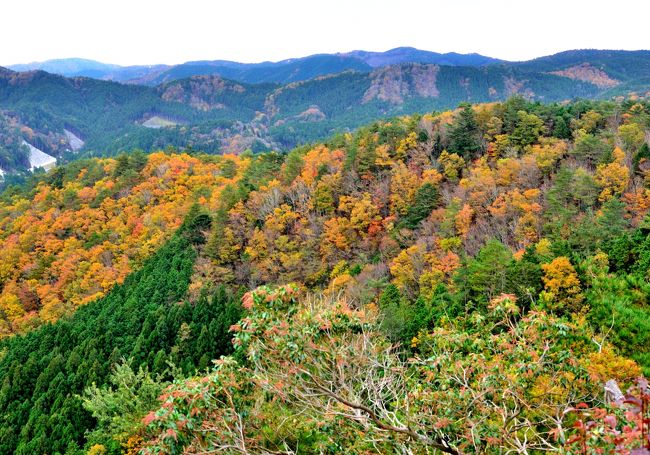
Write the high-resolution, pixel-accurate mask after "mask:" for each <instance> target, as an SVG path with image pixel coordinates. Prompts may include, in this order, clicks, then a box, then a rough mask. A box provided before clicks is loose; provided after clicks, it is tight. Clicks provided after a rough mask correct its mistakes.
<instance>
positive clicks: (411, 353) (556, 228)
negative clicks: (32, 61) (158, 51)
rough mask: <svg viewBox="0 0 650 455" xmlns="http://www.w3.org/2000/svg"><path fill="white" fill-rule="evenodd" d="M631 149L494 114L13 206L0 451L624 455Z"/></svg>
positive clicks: (433, 121)
mask: <svg viewBox="0 0 650 455" xmlns="http://www.w3.org/2000/svg"><path fill="white" fill-rule="evenodd" d="M648 131H650V104H649V103H647V102H644V101H642V100H627V101H623V102H618V103H615V102H606V101H577V102H574V103H563V104H541V103H534V102H530V101H526V100H525V99H524V98H521V97H513V98H510V99H508V100H507V101H505V102H499V103H489V104H479V105H474V106H472V105H469V104H461V105H460V106H459V107H458V108H457V109H456V110H454V111H446V112H441V113H429V114H425V115H412V116H403V117H398V118H391V119H389V120H382V121H378V122H375V123H372V124H370V125H367V126H365V127H362V128H360V129H359V130H358V131H356V132H355V133H345V134H341V135H336V136H332V137H331V138H330V139H329V140H327V141H325V142H323V143H320V144H315V145H309V146H302V147H298V148H295V149H293V150H292V151H291V152H289V153H286V154H278V153H262V154H257V155H253V154H249V153H247V154H244V155H240V156H224V157H216V156H209V155H203V154H193V155H191V156H190V155H187V154H165V153H155V154H153V155H150V156H149V157H145V156H143V155H137V154H136V155H133V156H131V157H130V156H129V155H122V156H120V157H118V158H116V159H101V160H100V159H92V160H86V161H81V162H79V163H72V164H70V165H68V166H65V167H63V168H60V169H57V170H55V171H51V172H50V173H48V174H46V175H43V176H36V177H35V178H34V179H33V180H32V181H31V182H30V183H29V184H28V185H24V186H21V187H12V188H10V189H9V190H7V191H5V193H4V194H3V195H2V198H1V199H0V213H2V214H3V217H2V219H3V220H5V221H3V222H2V224H0V242H2V245H0V246H1V247H2V250H3V251H11V252H12V254H10V255H6V256H5V255H3V257H2V259H0V286H2V300H1V301H0V312H1V313H2V316H3V330H4V335H5V339H4V340H3V341H2V344H1V346H0V349H1V352H2V354H1V355H0V376H1V377H0V383H1V384H2V386H1V389H0V415H1V418H2V430H1V433H0V447H1V448H2V449H0V451H2V452H3V453H4V452H7V453H22V454H28V453H30V454H31V453H48V454H55V453H60V454H65V453H68V454H76V453H91V454H105V453H111V454H112V453H144V454H148V453H150V454H154V453H179V454H180V453H240V454H246V453H283V454H294V453H441V452H442V453H453V454H459V453H505V452H510V453H539V452H541V451H551V452H560V453H562V452H564V453H630V450H637V453H644V452H642V451H641V450H642V449H643V447H646V446H648V445H650V440H649V439H648V425H649V422H648V419H649V416H648V409H649V408H650V406H649V403H650V393H649V391H648V384H647V380H645V379H643V377H644V376H645V377H648V375H650V325H649V324H650V323H649V321H650V318H649V315H650V314H649V313H650V307H649V303H648V296H649V295H650V294H649V293H650V284H649V283H648V274H649V268H650V219H649V218H648V212H649V211H650V174H649V173H648V172H649V170H650V161H649V160H650V149H649V147H648ZM170 207H173V209H174V210H175V216H174V217H173V218H172V219H168V221H167V222H165V223H161V217H162V214H164V213H167V210H168V209H169V208H170ZM23 214H25V215H23ZM77 220H88V222H87V225H86V229H85V230H84V229H78V228H77V227H76V224H75V223H79V222H80V221H77ZM94 220H97V221H94ZM39 223H40V224H39ZM41 225H42V226H43V227H39V226H41ZM45 226H47V227H45ZM173 230H176V231H175V233H172V232H170V231H173ZM114 231H116V232H114ZM143 232H146V233H148V234H147V235H148V237H147V236H145V237H142V238H145V239H147V238H148V239H155V240H153V241H152V242H150V243H149V246H148V247H147V248H142V247H141V241H140V240H139V239H140V237H139V236H141V235H143V234H142V233H143ZM39 233H42V234H43V236H44V238H43V239H41V238H40V234H39ZM118 239H119V240H118ZM115 242H119V243H122V242H127V243H129V244H130V248H127V249H126V250H125V251H114V250H112V249H111V244H112V243H115ZM161 245H162V246H161ZM134 248H140V250H138V254H134V251H133V249H134ZM104 251H110V257H111V261H108V260H107V259H106V256H107V255H108V254H104V255H102V253H103V252H104ZM91 252H92V253H91ZM71 253H73V254H75V255H76V256H75V257H79V258H83V261H84V262H88V265H85V267H87V269H85V270H92V271H93V273H94V275H93V276H94V278H93V280H91V281H90V282H87V283H85V284H84V285H83V286H82V285H81V284H80V283H81V281H80V280H82V278H83V277H82V276H76V275H75V274H74V273H71V271H70V270H69V269H70V267H69V266H68V267H63V266H62V262H61V261H62V260H61V259H59V258H60V257H62V256H59V255H60V254H61V255H63V256H65V255H67V254H71ZM119 258H124V259H122V261H124V262H123V263H124V264H126V265H128V267H126V266H125V267H124V268H119V267H118V266H117V264H120V263H121V262H120V259H119ZM92 264H97V265H95V266H92ZM72 270H76V268H75V267H72ZM132 270H134V271H132ZM117 272H120V273H122V272H124V273H123V274H120V273H117ZM82 275H83V274H82ZM104 276H105V277H107V278H106V279H105V280H103V279H102V277H104ZM52 289H56V290H57V291H56V295H57V296H58V300H51V299H49V296H50V295H52V294H53V292H52ZM95 290H97V291H101V295H100V296H98V297H99V298H96V299H94V298H93V295H94V294H93V292H95ZM69 301H70V302H74V304H73V305H70V304H68V303H67V302H69ZM213 361H214V362H213ZM606 384H608V390H609V392H607V393H606V389H605V385H606ZM613 384H615V385H616V387H613ZM617 388H620V390H622V391H623V392H624V393H629V395H628V396H627V398H626V399H625V400H624V399H622V398H621V397H619V396H618V394H617ZM606 397H609V398H607V399H606Z"/></svg>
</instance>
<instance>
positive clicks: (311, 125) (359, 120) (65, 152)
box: [0, 49, 650, 173]
mask: <svg viewBox="0 0 650 455" xmlns="http://www.w3.org/2000/svg"><path fill="white" fill-rule="evenodd" d="M396 51H399V52H396V53H394V55H393V54H390V53H386V54H381V56H377V55H375V54H372V53H361V54H363V55H364V56H365V57H364V58H367V59H368V61H370V62H375V61H374V60H372V59H378V58H379V57H381V58H382V59H384V58H385V59H388V60H386V61H387V62H388V61H390V62H393V61H399V59H402V58H403V59H408V57H404V55H406V56H408V55H411V54H412V53H413V52H415V51H413V52H411V50H409V49H398V50H396ZM361 54H360V55H361ZM416 54H417V53H416ZM565 54H566V55H565ZM649 55H650V54H649V53H648V52H645V51H638V52H625V51H571V52H568V53H563V54H557V55H555V56H551V57H548V58H542V59H537V60H533V61H531V62H524V63H516V64H513V63H498V64H480V65H479V64H478V63H477V64H476V65H475V66H446V65H439V64H431V63H399V64H392V65H389V66H383V65H382V64H380V63H381V62H375V63H373V65H377V67H375V68H373V67H372V66H371V65H369V64H366V63H363V64H364V65H366V66H367V68H366V70H362V69H360V68H358V67H353V68H352V69H351V70H349V71H343V72H338V73H337V72H336V71H340V70H341V69H343V68H338V69H333V68H332V71H333V72H334V73H335V74H322V73H325V72H326V71H329V70H324V69H323V68H326V67H327V65H328V63H326V62H327V61H329V60H327V59H341V58H343V57H341V56H334V57H327V56H317V57H318V58H316V57H314V59H312V60H310V62H311V63H308V62H305V61H302V60H300V59H298V60H295V61H294V60H292V61H291V62H289V63H287V64H288V65H289V64H290V65H295V64H297V63H296V62H298V61H300V62H302V63H301V64H304V65H305V67H304V68H303V69H301V70H300V71H303V70H304V72H303V73H301V74H304V75H305V78H309V77H312V78H311V79H308V80H302V81H297V82H292V83H289V84H284V85H283V84H277V83H261V84H249V83H245V82H239V81H235V80H231V79H228V78H223V77H222V76H218V75H215V74H207V75H205V74H204V75H196V76H192V77H189V78H186V79H180V80H172V81H169V82H165V83H162V84H161V85H158V86H156V87H145V86H137V85H123V84H118V83H115V82H109V81H99V80H96V79H90V78H71V79H66V78H64V77H62V76H56V75H50V74H48V73H45V72H39V71H36V72H24V73H16V72H11V71H10V70H3V71H2V72H0V118H1V119H2V121H1V122H2V127H1V128H2V132H1V133H0V139H1V143H2V146H0V169H2V170H3V171H4V172H5V173H7V172H12V171H16V172H19V171H21V170H24V169H26V168H27V158H26V156H27V155H26V154H27V151H26V149H24V148H23V145H24V144H23V143H22V141H26V142H28V143H29V144H30V145H32V146H34V147H36V148H38V149H40V150H42V151H43V152H45V153H48V154H50V155H52V156H54V157H56V158H58V159H59V161H66V160H69V159H75V158H77V157H79V156H90V155H96V154H107V153H108V154H112V153H117V152H119V151H124V150H132V149H135V148H140V149H143V150H145V151H152V150H155V149H157V148H164V147H167V146H168V145H172V146H177V147H192V148H195V149H201V150H204V151H206V152H209V153H228V152H232V153H240V152H242V151H243V150H246V149H251V150H253V151H254V152H259V151H265V150H267V151H268V150H274V149H275V150H284V151H286V150H289V149H291V148H292V147H295V146H296V145H298V144H301V143H306V142H312V141H317V140H321V139H323V138H325V137H327V136H329V135H332V134H335V133H336V132H342V131H350V130H352V129H354V128H357V127H359V126H361V125H363V124H365V123H367V122H369V121H372V120H374V119H377V118H383V117H390V116H393V115H403V114H409V113H414V112H426V111H432V110H444V109H448V108H450V107H453V106H455V105H457V104H458V103H459V102H464V101H469V102H474V103H476V102H489V101H498V100H503V99H505V98H507V97H508V96H511V95H514V94H520V95H522V96H524V97H526V98H527V99H529V100H536V101H542V102H553V101H565V100H569V99H574V98H599V97H610V98H611V97H614V96H627V95H629V94H630V93H631V92H634V93H636V95H635V96H643V95H644V94H645V92H646V91H647V89H648V78H650V63H649V62H650V56H649ZM436 58H437V57H436ZM449 58H451V57H449ZM391 59H392V60H391ZM414 59H415V57H414ZM420 59H421V60H424V61H431V59H429V60H427V59H424V58H423V57H422V58H420ZM380 60H381V59H380ZM433 60H435V59H433ZM381 61H383V60H381ZM199 63H200V62H199ZM199 63H197V64H199ZM269 65H270V64H269ZM310 65H311V66H310ZM229 68H230V67H229ZM233 68H238V67H236V66H234V67H233ZM264 68H267V67H264ZM269 68H270V69H269ZM273 68H275V67H274V66H273V65H271V66H269V67H268V68H267V69H266V70H268V71H271V69H273ZM287 68H288V69H287V71H289V72H291V74H294V73H295V71H294V70H293V69H291V68H293V67H287ZM266 70H265V71H266ZM321 70H322V71H321ZM233 71H234V70H233ZM237 71H239V70H237ZM273 71H275V70H273ZM189 74H192V73H185V74H184V75H189ZM229 74H230V73H229ZM315 76H316V77H315ZM232 77H235V78H236V77H239V76H238V75H237V74H235V73H233V74H232ZM71 135H72V136H71ZM72 137H73V138H76V139H74V140H75V141H76V146H74V145H73V142H72V140H71V138H72Z"/></svg>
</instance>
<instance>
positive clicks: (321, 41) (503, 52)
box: [0, 0, 650, 65]
mask: <svg viewBox="0 0 650 455" xmlns="http://www.w3.org/2000/svg"><path fill="white" fill-rule="evenodd" d="M648 17H650V0H625V1H612V0H606V1H605V0H543V1H528V0H518V1H517V0H421V1H418V0H389V1H387V0H374V1H358V0H317V1H316V0H314V1H309V0H303V1H296V0H281V1H274V0H228V1H223V0H212V1H209V0H182V1H169V0H110V1H107V0H40V1H39V0H4V1H3V2H2V8H1V12H0V43H1V44H0V65H10V64H15V63H27V62H31V61H40V60H47V59H52V58H65V57H83V58H90V59H94V60H99V61H103V62H107V63H117V64H122V65H133V64H153V63H168V64H173V63H181V62H185V61H188V60H204V59H205V60H215V59H228V60H236V61H242V62H258V61H263V60H274V61H275V60H281V59H285V58H290V57H301V56H305V55H310V54H314V53H320V52H328V53H329V52H345V51H349V50H353V49H364V50H375V51H383V50H387V49H390V48H393V47H398V46H413V47H417V48H420V49H425V50H431V51H436V52H449V51H456V52H461V53H467V52H478V53H481V54H484V55H489V56H492V57H499V58H503V59H508V60H524V59H529V58H533V57H538V56H542V55H548V54H552V53H555V52H558V51H562V50H567V49H577V48H599V49H648V48H650V33H649V32H648V31H647V27H646V25H645V24H646V22H647V20H648Z"/></svg>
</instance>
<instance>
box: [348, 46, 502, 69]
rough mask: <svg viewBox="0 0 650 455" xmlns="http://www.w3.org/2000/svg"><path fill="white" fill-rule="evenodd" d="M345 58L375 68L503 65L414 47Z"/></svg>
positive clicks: (483, 58) (488, 59) (474, 56)
mask: <svg viewBox="0 0 650 455" xmlns="http://www.w3.org/2000/svg"><path fill="white" fill-rule="evenodd" d="M340 55H344V56H350V57H356V58H358V59H360V60H362V61H363V62H365V63H367V64H368V65H370V66H371V67H373V68H377V67H380V66H387V65H394V64H396V63H433V64H436V65H449V66H485V65H490V64H495V63H503V62H504V60H499V59H496V58H492V57H486V56H484V55H480V54H475V53H472V54H458V53H456V52H448V53H446V54H440V53H438V52H430V51H423V50H420V49H415V48H413V47H397V48H395V49H391V50H389V51H386V52H368V51H352V52H347V53H344V54H340Z"/></svg>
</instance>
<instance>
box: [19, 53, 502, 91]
mask: <svg viewBox="0 0 650 455" xmlns="http://www.w3.org/2000/svg"><path fill="white" fill-rule="evenodd" d="M498 62H501V60H499V59H495V58H491V57H485V56H483V55H479V54H458V53H455V52H450V53H446V54H440V53H437V52H429V51H423V50H419V49H414V48H411V47H399V48H395V49H391V50H388V51H386V52H368V51H352V52H344V53H337V54H316V55H309V56H307V57H299V58H291V59H286V60H281V61H278V62H260V63H240V62H233V61H228V60H200V61H192V62H185V63H182V64H179V65H171V66H170V65H149V66H144V65H140V66H126V67H122V66H119V65H111V64H105V63H101V62H96V61H93V60H86V59H58V60H48V61H45V62H34V63H28V64H19V65H12V66H10V69H12V70H14V71H31V70H43V71H47V72H49V73H55V74H60V75H62V76H66V77H77V76H85V77H94V78H96V79H104V80H113V81H116V82H126V83H131V84H143V85H158V84H161V83H163V82H170V81H173V80H177V79H184V78H186V77H190V76H205V75H219V76H222V77H224V78H227V79H235V80H237V81H240V82H248V83H252V84H257V83H262V82H275V83H282V84H287V83H290V82H297V81H301V80H306V79H312V78H314V77H317V76H322V75H325V74H333V73H340V72H342V71H347V70H357V71H370V70H371V69H372V68H376V67H380V66H387V65H393V64H397V63H432V64H440V65H458V66H482V65H486V64H490V63H498Z"/></svg>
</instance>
